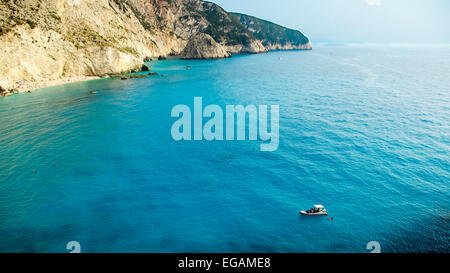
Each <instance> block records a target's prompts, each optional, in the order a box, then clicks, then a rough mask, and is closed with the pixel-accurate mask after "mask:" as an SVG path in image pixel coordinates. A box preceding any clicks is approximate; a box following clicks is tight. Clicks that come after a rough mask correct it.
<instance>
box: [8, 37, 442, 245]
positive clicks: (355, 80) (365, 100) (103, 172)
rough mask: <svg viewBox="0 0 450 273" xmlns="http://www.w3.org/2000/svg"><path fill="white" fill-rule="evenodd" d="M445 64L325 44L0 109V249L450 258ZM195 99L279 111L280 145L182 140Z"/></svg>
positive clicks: (17, 98)
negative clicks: (178, 125)
mask: <svg viewBox="0 0 450 273" xmlns="http://www.w3.org/2000/svg"><path fill="white" fill-rule="evenodd" d="M449 60H450V47H449V46H445V45H443V46H413V45H341V46H326V45H320V46H317V47H314V49H313V50H312V51H272V52H269V53H267V54H257V55H235V56H233V58H230V59H220V60H180V59H168V60H162V61H153V62H149V63H147V64H148V65H149V66H150V67H151V69H152V72H157V73H158V75H152V76H149V77H146V78H135V79H129V80H121V79H120V78H107V79H99V80H93V81H86V82H77V83H70V84H66V85H60V86H53V87H47V88H43V89H39V90H34V91H33V92H32V93H21V94H18V95H14V96H11V97H5V98H0V252H45V253H48V252H57V253H67V252H70V251H71V250H73V248H72V247H71V245H70V244H69V245H68V243H69V242H74V241H75V242H76V244H77V245H78V250H79V251H81V252H93V253H96V252H108V253H110V252H112V253H115V252H149V253H154V252H156V253H182V252H190V253H191V252H200V253H204V252H226V253H229V252H243V253H248V252H257V253H267V252H276V253H303V252H315V253H317V252H318V253H324V252H325V253H328V252H333V253H335V252H337V253H355V252H356V253H368V252H370V251H372V250H373V249H372V247H371V246H372V245H373V244H375V245H377V246H378V247H377V248H378V250H380V251H381V252H394V253H396V252H408V253H414V252H449V251H450V244H449V240H450V199H449V197H450V183H449V182H450V157H449V155H450V62H449ZM187 66H190V68H189V67H188V68H187ZM146 73H148V72H140V73H137V74H146ZM162 75H163V76H162ZM90 91H94V92H91V93H93V94H91V93H90ZM195 97H201V98H202V102H203V105H204V106H206V105H218V106H220V107H222V108H223V109H225V107H226V105H243V106H248V105H256V106H259V105H268V106H271V105H278V106H279V146H278V149H277V150H276V151H272V152H264V151H261V149H260V144H261V143H262V141H259V140H257V141H250V140H243V141H226V140H223V141H207V140H201V141H175V140H174V138H173V137H172V135H171V128H172V126H173V124H174V122H175V121H176V120H177V119H176V118H173V117H172V116H171V111H172V109H173V107H174V106H176V105H187V106H188V107H192V108H191V109H193V107H194V98H195ZM192 118H193V117H192ZM204 120H205V121H206V120H207V119H204ZM317 204H320V205H323V206H324V207H325V208H326V209H327V211H328V216H315V217H308V216H302V215H300V214H299V211H300V210H306V209H310V208H311V207H312V206H313V205H317ZM369 242H375V243H369ZM72 245H73V243H72Z"/></svg>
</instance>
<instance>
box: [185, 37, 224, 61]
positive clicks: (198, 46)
mask: <svg viewBox="0 0 450 273" xmlns="http://www.w3.org/2000/svg"><path fill="white" fill-rule="evenodd" d="M229 57H231V55H230V53H229V52H228V51H227V50H226V49H225V47H224V46H222V45H221V44H219V43H217V42H216V41H215V40H214V39H213V38H212V37H211V36H210V35H208V34H206V33H198V34H197V35H195V36H194V37H192V38H191V39H190V40H189V42H188V44H187V45H186V47H185V48H184V50H183V52H181V58H183V59H217V58H229Z"/></svg>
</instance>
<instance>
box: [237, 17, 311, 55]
mask: <svg viewBox="0 0 450 273" xmlns="http://www.w3.org/2000/svg"><path fill="white" fill-rule="evenodd" d="M230 14H231V15H232V16H233V17H234V18H235V19H236V20H238V21H239V22H240V23H241V24H242V25H243V26H244V27H245V28H246V29H247V30H249V31H250V32H251V33H252V34H253V36H255V37H256V38H257V39H259V40H261V41H262V43H263V45H264V46H265V47H268V48H270V47H273V46H276V45H280V46H281V47H285V46H286V45H292V46H294V47H300V46H303V45H307V44H308V43H309V39H308V38H307V37H306V36H305V35H303V33H301V32H300V31H298V30H294V29H289V28H285V27H283V26H280V25H277V24H274V23H272V22H269V21H266V20H262V19H259V18H256V17H253V16H249V15H245V14H241V13H230Z"/></svg>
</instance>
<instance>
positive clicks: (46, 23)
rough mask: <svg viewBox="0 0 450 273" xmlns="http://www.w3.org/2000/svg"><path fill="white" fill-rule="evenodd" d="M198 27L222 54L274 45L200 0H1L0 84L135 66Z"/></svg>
mask: <svg viewBox="0 0 450 273" xmlns="http://www.w3.org/2000/svg"><path fill="white" fill-rule="evenodd" d="M198 33H205V34H208V35H209V36H210V37H211V38H212V39H213V40H214V42H216V43H218V44H219V45H220V46H221V47H223V48H224V49H225V50H226V51H228V52H229V53H260V52H265V51H267V49H271V48H273V46H271V45H270V44H267V45H266V46H264V45H263V43H262V42H261V40H260V38H256V37H255V35H254V34H255V33H252V31H250V30H249V29H248V28H247V27H245V26H244V25H243V24H241V22H240V20H239V19H238V18H237V17H236V16H235V15H231V14H230V13H227V12H226V11H224V10H223V9H222V8H220V7H219V6H217V5H216V4H213V3H210V2H204V1H200V0H0V86H2V87H3V88H4V89H20V88H21V86H22V85H23V84H24V83H27V82H39V81H49V80H55V79H60V78H69V77H77V76H99V75H105V74H109V73H123V72H130V71H136V70H139V69H140V67H141V65H142V62H143V60H144V59H154V58H158V57H160V56H167V55H170V54H173V55H179V54H180V53H181V52H182V51H183V50H184V49H185V47H186V45H187V43H188V41H189V40H190V39H191V38H192V37H194V36H195V35H196V34H198ZM211 45H215V44H214V43H211ZM216 48H218V47H216ZM200 56H201V54H200Z"/></svg>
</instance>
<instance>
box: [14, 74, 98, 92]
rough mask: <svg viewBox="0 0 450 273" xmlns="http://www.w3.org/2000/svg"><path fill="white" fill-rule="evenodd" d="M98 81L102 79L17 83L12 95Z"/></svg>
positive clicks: (90, 77) (95, 77) (66, 79)
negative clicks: (68, 84)
mask: <svg viewBox="0 0 450 273" xmlns="http://www.w3.org/2000/svg"><path fill="white" fill-rule="evenodd" d="M96 79H100V77H97V76H79V77H71V78H62V79H56V80H49V81H27V82H25V81H24V82H17V83H15V84H14V85H13V87H12V89H13V90H14V92H10V94H14V93H23V92H28V91H33V90H35V89H39V88H44V87H49V86H56V85H61V84H66V83H72V82H80V81H89V80H96Z"/></svg>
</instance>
